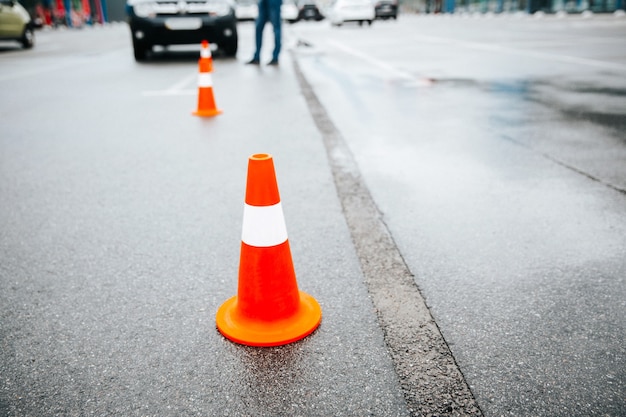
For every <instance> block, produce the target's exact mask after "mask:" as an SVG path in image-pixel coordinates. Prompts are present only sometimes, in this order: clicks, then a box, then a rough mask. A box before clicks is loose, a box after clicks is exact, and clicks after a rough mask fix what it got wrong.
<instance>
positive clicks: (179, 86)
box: [141, 74, 198, 97]
mask: <svg viewBox="0 0 626 417" xmlns="http://www.w3.org/2000/svg"><path fill="white" fill-rule="evenodd" d="M197 78H198V74H190V75H188V76H187V77H185V78H183V79H181V80H180V81H178V82H176V83H175V84H174V85H172V86H170V87H169V88H167V89H165V90H155V91H143V92H142V93H141V95H142V96H146V97H154V96H192V95H194V94H198V91H197V90H183V88H184V87H186V86H187V85H188V84H190V83H192V82H193V81H194V80H197Z"/></svg>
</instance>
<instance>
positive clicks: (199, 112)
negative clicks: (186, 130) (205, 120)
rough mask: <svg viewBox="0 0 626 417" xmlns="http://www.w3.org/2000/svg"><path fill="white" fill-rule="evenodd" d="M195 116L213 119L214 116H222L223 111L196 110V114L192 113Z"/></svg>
mask: <svg viewBox="0 0 626 417" xmlns="http://www.w3.org/2000/svg"><path fill="white" fill-rule="evenodd" d="M191 114H193V115H194V116H200V117H213V116H217V115H218V114H222V111H221V110H219V109H215V110H196V111H195V112H193V113H191Z"/></svg>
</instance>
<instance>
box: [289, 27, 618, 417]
mask: <svg viewBox="0 0 626 417" xmlns="http://www.w3.org/2000/svg"><path fill="white" fill-rule="evenodd" d="M294 31H295V32H296V33H297V36H298V37H299V38H300V39H301V40H302V41H301V44H307V45H309V47H302V48H300V49H299V50H298V57H299V64H300V66H301V68H302V70H303V72H304V74H305V76H306V77H307V79H308V80H309V82H310V83H311V85H312V87H313V89H314V90H315V91H316V93H317V95H318V97H319V98H320V101H321V103H322V104H323V105H324V106H325V107H326V110H327V112H328V113H329V115H330V117H331V119H332V120H333V122H334V123H335V124H336V126H337V127H338V129H339V130H340V131H341V132H342V133H343V136H344V138H345V141H346V142H347V144H348V146H349V148H350V150H351V152H352V153H353V155H354V159H355V160H356V162H357V163H358V166H359V169H360V172H361V173H362V175H363V177H364V179H365V183H366V184H367V186H368V188H369V190H370V192H371V194H372V196H373V198H374V200H375V202H376V204H377V205H378V208H379V210H380V212H381V213H382V216H383V221H384V222H385V223H386V225H387V226H388V228H389V230H390V232H391V234H392V235H393V237H394V239H395V242H396V243H397V245H398V247H399V249H400V251H401V253H402V255H403V256H404V259H405V261H406V262H407V264H408V266H409V269H410V270H411V272H412V273H413V274H414V275H415V281H416V283H417V285H418V286H419V288H420V289H421V291H422V294H423V295H424V297H425V298H426V302H427V304H428V305H429V306H430V308H431V311H432V313H433V315H434V317H435V319H436V321H437V324H438V325H439V327H440V329H441V331H442V333H443V336H444V337H445V339H446V341H447V342H448V344H449V345H450V348H451V350H452V352H453V354H454V356H455V358H456V360H457V362H458V364H459V366H460V368H461V371H462V372H463V374H464V375H465V378H466V380H467V382H468V384H469V385H470V387H471V388H472V391H473V393H474V394H475V396H476V399H477V400H478V403H479V405H480V407H481V408H482V410H483V412H484V413H485V415H494V416H495V415H498V416H500V415H511V416H519V415H532V416H540V415H541V416H556V415H560V416H569V415H611V416H618V415H624V414H625V413H626V408H625V407H626V402H625V401H624V398H626V396H625V394H626V351H625V348H624V338H625V335H626V329H625V317H626V217H625V216H624V214H625V208H626V77H625V76H626V55H625V54H624V50H623V39H624V36H625V35H626V22H624V21H623V20H619V19H615V18H613V17H612V16H605V17H604V18H600V19H598V18H596V19H595V20H591V21H585V20H583V19H580V18H569V19H556V18H550V19H548V20H545V19H543V20H542V19H533V18H525V19H517V18H493V19H487V18H482V19H481V18H478V19H475V18H469V19H468V18H463V17H454V18H449V17H445V16H442V17H438V18H433V17H422V18H417V17H414V18H410V17H408V16H405V17H403V18H402V19H401V21H400V22H398V23H396V22H377V24H376V25H375V27H373V28H367V29H364V28H359V27H358V26H353V27H346V28H345V30H344V28H342V29H341V30H335V31H332V32H331V33H330V34H329V33H327V32H326V31H325V30H324V29H320V28H317V27H312V26H309V27H305V26H299V27H297V28H295V29H294ZM381 33H382V34H381ZM392 33H393V34H394V35H393V36H394V38H393V39H395V41H394V42H393V47H389V46H388V43H387V42H388V41H389V39H390V38H391V36H392V35H391V34H392Z"/></svg>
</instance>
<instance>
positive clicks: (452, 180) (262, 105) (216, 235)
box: [0, 16, 626, 416]
mask: <svg viewBox="0 0 626 417" xmlns="http://www.w3.org/2000/svg"><path fill="white" fill-rule="evenodd" d="M444 19H446V18H441V19H430V18H411V17H409V16H403V17H401V19H400V21H398V22H376V23H375V24H374V26H373V27H372V28H359V27H357V26H354V27H352V26H350V25H345V26H344V27H342V28H341V29H338V30H331V28H329V27H328V25H327V24H325V22H321V23H319V24H317V23H312V24H302V25H300V24H297V25H294V26H292V27H290V28H289V29H288V30H287V31H286V34H285V36H286V45H287V48H286V49H288V50H289V49H290V50H292V51H293V56H294V57H295V59H297V62H298V65H297V66H296V67H295V68H293V67H292V65H291V63H290V61H289V59H290V58H289V54H288V53H287V52H286V53H285V55H284V58H283V65H281V67H280V68H278V69H271V68H261V69H256V68H250V67H246V66H244V65H243V64H242V62H243V61H244V60H245V59H247V58H249V56H250V55H251V47H252V34H251V26H250V25H241V26H240V28H241V29H240V30H241V32H240V36H241V49H240V53H239V56H238V60H227V59H221V60H220V59H219V58H218V59H216V65H215V68H216V69H215V74H214V82H215V83H216V84H215V85H216V100H217V103H218V105H219V106H220V107H221V108H223V109H224V111H225V112H224V114H223V115H222V116H220V117H219V118H217V119H213V120H200V119H197V118H194V117H192V116H190V113H191V111H192V110H194V106H195V97H194V95H195V90H194V88H195V86H194V82H195V76H196V73H195V72H196V62H195V61H196V58H197V53H196V52H195V51H194V52H193V53H182V52H177V53H173V54H169V55H159V56H158V57H157V58H156V59H155V60H154V61H153V62H151V63H150V64H145V65H137V64H135V63H134V62H133V61H132V54H131V52H130V42H129V40H128V33H127V28H125V27H124V26H114V27H110V28H106V29H97V30H93V31H83V32H80V37H78V36H76V34H77V32H53V33H47V34H42V35H41V36H40V44H39V45H38V47H37V48H36V49H35V50H34V51H33V52H32V53H31V52H27V53H22V52H19V51H11V50H3V51H2V53H0V60H2V67H3V68H4V71H3V74H2V76H0V83H1V85H2V91H3V94H2V98H1V99H0V105H1V106H2V112H1V114H2V116H1V117H2V128H1V129H2V134H1V135H0V137H1V138H0V146H1V148H0V150H1V152H0V158H1V159H0V193H1V195H2V196H3V197H2V199H3V204H2V205H1V206H0V222H1V224H0V230H2V235H1V239H0V253H1V254H2V262H1V267H0V274H1V275H0V326H1V327H0V346H1V348H2V358H1V361H0V375H1V376H0V412H1V413H0V414H2V413H3V414H7V415H177V416H179V415H320V416H322V415H324V416H325V415H358V416H361V415H384V416H387V415H407V414H409V413H410V412H411V411H410V410H411V408H412V407H413V406H414V405H415V404H416V403H417V405H418V407H419V406H422V405H424V404H426V403H428V400H429V399H428V398H424V397H422V398H419V395H418V396H417V397H418V398H417V400H416V399H411V398H410V397H407V396H406V392H404V394H405V395H404V396H403V389H405V390H406V387H407V379H410V377H411V376H412V377H414V378H415V377H417V379H426V377H425V376H424V378H420V375H421V374H420V373H419V372H417V373H413V375H411V373H410V372H406V369H409V368H410V367H411V366H412V365H413V364H411V363H406V362H402V360H404V359H403V358H405V359H406V357H403V356H400V357H399V356H397V355H396V353H397V352H395V351H394V346H395V345H393V343H394V341H393V340H390V338H392V337H394V329H400V330H402V329H403V328H404V327H405V326H406V327H407V328H408V327H410V326H409V325H410V324H411V323H410V322H411V321H413V320H414V318H415V317H414V316H413V315H411V314H412V313H406V320H405V322H403V321H402V315H400V316H399V317H400V318H398V317H396V319H395V320H398V321H396V322H391V323H389V322H385V320H384V317H385V316H383V318H382V321H377V312H378V314H379V320H381V316H380V314H381V313H380V312H381V311H385V306H383V305H381V304H379V303H380V299H379V298H377V295H376V289H375V288H374V289H373V287H372V282H371V280H370V279H369V278H368V265H366V264H364V263H363V262H364V261H363V259H362V258H360V256H362V248H359V242H354V243H353V241H352V239H355V228H356V229H358V228H359V226H361V227H363V225H365V224H369V223H366V221H365V220H363V219H358V218H357V220H356V221H353V219H354V218H355V217H358V216H355V215H354V213H353V212H351V211H350V209H349V208H348V209H347V208H346V206H345V201H344V200H345V198H344V197H345V195H342V192H345V190H344V191H342V188H341V185H339V186H337V189H335V187H336V184H334V182H337V177H336V176H333V173H332V172H333V169H334V168H335V166H336V165H337V163H338V161H337V159H336V158H337V155H340V154H337V153H336V152H335V153H333V152H334V151H337V149H333V148H332V147H331V148H330V149H329V142H328V141H326V140H325V136H324V135H325V133H324V132H323V131H322V132H320V130H319V129H318V128H319V125H318V126H316V124H315V122H316V121H317V119H318V118H319V117H320V115H319V114H316V113H315V112H314V114H311V111H312V108H311V102H310V100H309V99H308V97H307V96H306V95H303V94H301V88H302V86H301V85H300V84H299V81H298V79H297V73H298V71H300V72H301V74H302V75H304V77H305V79H306V82H307V83H309V84H310V86H311V87H312V91H313V92H314V94H315V95H316V97H318V98H319V103H320V105H321V106H322V107H323V109H324V110H325V112H326V114H327V116H328V118H329V120H328V122H329V123H332V124H334V126H335V127H336V130H337V132H338V134H339V135H340V136H341V141H343V143H344V145H345V146H347V147H348V148H349V151H350V152H351V153H352V154H351V155H347V156H346V155H345V154H344V156H346V157H347V158H350V159H351V163H352V164H353V165H351V166H355V167H357V169H358V171H357V177H359V176H360V178H361V180H362V181H363V183H364V184H365V185H366V186H367V188H368V192H369V193H370V194H371V197H372V199H373V202H374V204H375V205H376V206H377V208H378V210H380V212H381V213H382V217H381V220H382V221H383V223H382V224H383V225H386V228H387V229H388V232H390V236H391V237H392V244H393V243H395V245H397V248H396V249H397V250H398V252H399V254H400V256H401V258H402V259H403V260H404V262H406V267H407V269H408V274H409V275H410V274H412V275H413V276H414V279H415V282H416V283H417V286H418V287H419V288H420V290H421V294H422V295H423V296H424V297H425V298H426V302H427V304H428V306H429V307H430V311H431V312H432V314H433V315H434V317H435V319H436V321H437V325H438V327H439V329H441V333H442V334H443V336H444V337H445V341H446V342H447V345H449V348H450V349H451V351H452V353H453V354H454V359H455V360H456V363H458V365H459V369H460V371H461V372H462V374H463V375H464V378H465V380H466V381H467V383H468V384H469V386H470V387H471V389H472V392H473V394H474V395H475V397H476V399H477V401H478V405H479V406H480V408H481V409H482V411H483V412H484V414H485V415H488V416H492V415H493V416H495V415H514V416H519V415H532V416H535V415H546V416H555V415H563V416H571V415H611V416H613V415H614V416H619V415H623V414H624V413H625V410H624V401H623V398H624V393H625V392H626V388H625V387H626V371H625V365H624V363H625V352H624V347H623V340H624V335H625V334H626V332H625V329H624V316H625V313H626V306H625V304H624V303H625V302H624V300H625V299H626V283H625V281H624V277H625V276H626V262H625V261H624V258H625V257H624V254H625V253H626V238H625V237H624V236H626V233H625V232H626V221H625V220H624V219H625V217H624V207H626V205H625V204H624V203H626V197H625V196H624V189H625V188H626V172H625V170H626V164H625V163H624V162H625V161H626V158H625V157H624V155H625V152H626V151H625V146H624V124H623V121H624V118H625V116H624V115H625V114H626V109H625V95H624V91H625V90H626V82H625V81H624V79H625V78H624V75H625V74H626V59H624V56H623V52H621V50H620V49H618V46H619V45H620V42H623V41H622V40H623V39H624V33H625V31H626V29H625V28H626V24H625V23H624V21H619V20H608V19H594V20H556V19H546V20H543V21H538V20H530V19H528V20H520V19H515V20H506V21H504V20H495V19H494V20H478V19H462V18H458V20H444ZM455 19H456V18H455ZM494 39H497V40H498V42H497V43H495V44H494V43H493V42H494ZM298 41H301V42H298ZM390 42H393V44H394V48H389V47H388V45H389V44H390ZM4 49H8V48H4ZM294 70H295V72H294ZM269 103H271V106H270V105H269ZM330 146H332V144H331V145H330ZM257 152H270V153H272V154H274V157H275V159H276V167H277V173H278V176H279V178H278V182H279V186H280V189H281V197H282V202H283V206H284V210H285V217H286V223H287V228H288V231H289V239H290V243H291V246H292V251H293V254H294V264H295V267H296V273H297V275H298V280H299V284H300V286H301V289H303V290H305V291H307V292H308V293H310V294H312V295H314V296H315V297H316V298H317V299H318V301H319V302H320V304H321V305H322V310H323V314H324V318H323V322H322V325H321V327H320V328H319V329H318V330H317V331H316V332H315V333H314V334H313V335H311V336H310V337H309V338H307V339H305V340H304V341H302V342H298V343H296V344H293V345H289V346H287V347H282V348H273V349H252V348H244V347H240V346H237V345H234V344H232V343H230V342H228V341H226V340H224V339H223V338H222V337H221V336H220V335H219V333H217V332H216V330H215V327H214V312H215V310H216V309H217V307H218V306H219V305H220V304H221V302H223V301H224V300H225V299H227V298H228V297H230V296H232V295H233V294H234V293H235V291H236V270H237V262H238V248H239V239H240V227H241V214H242V204H243V194H244V187H245V184H244V181H245V164H246V158H247V157H248V156H249V155H250V154H252V153H257ZM326 152H328V155H329V156H327V154H326ZM340 156H341V155H340ZM339 162H340V163H341V161H339ZM344 162H345V161H344ZM347 165H350V164H347ZM337 193H339V195H338V194H337ZM342 204H344V206H343V208H342ZM374 217H376V216H375V215H374ZM346 219H348V222H347V223H348V224H346ZM355 224H356V226H355ZM360 232H361V233H365V234H367V230H361V231H360ZM378 244H379V243H377V242H374V245H378ZM355 247H356V250H355ZM374 247H375V248H377V246H374ZM377 261H378V260H377ZM382 261H384V260H381V262H382ZM360 262H361V263H360ZM369 267H372V268H374V270H377V271H378V272H379V275H381V276H385V275H386V274H387V273H389V271H390V270H391V268H389V269H385V268H381V267H380V265H370V266H369ZM376 268H378V269H376ZM364 275H365V276H364ZM364 282H367V283H368V286H366V285H365V284H364ZM389 285H390V286H392V287H393V286H394V285H395V284H394V282H393V280H392V279H390V284H389ZM409 287H410V285H409ZM409 287H398V288H395V290H396V291H398V290H399V288H400V289H402V288H407V289H408V288H409ZM368 291H369V293H368ZM407 292H410V291H408V290H407ZM397 299H398V300H399V299H401V298H400V297H398V298H397ZM372 302H373V304H372ZM390 303H391V309H392V310H393V309H396V310H398V311H400V312H405V311H408V310H405V309H401V308H399V307H400V306H398V305H394V303H393V297H392V300H391V302H390ZM381 323H382V327H381ZM385 337H386V338H387V339H384V338H385ZM432 337H433V340H435V339H436V338H437V335H434V336H432ZM385 340H386V341H387V343H388V345H385ZM434 346H436V344H435V343H432V344H426V345H419V346H417V347H416V346H407V347H406V349H407V351H408V350H410V349H413V348H416V350H419V351H424V352H428V350H429V349H431V350H437V351H438V352H437V353H440V352H439V349H438V348H435V347H434ZM445 347H446V348H447V346H445ZM425 356H426V357H427V356H428V355H425ZM441 356H445V352H441ZM398 358H400V359H398ZM394 361H395V362H394ZM399 361H400V362H399ZM433 363H434V364H435V365H434V366H432V367H431V369H429V371H428V373H429V375H428V377H433V378H434V381H438V380H439V379H440V378H441V377H442V375H445V374H448V373H450V374H453V373H454V372H457V371H458V370H459V369H456V367H455V366H453V367H451V368H447V367H446V366H447V365H445V366H442V365H441V362H437V360H434V361H433ZM453 365H454V364H453ZM416 374H417V375H416ZM430 374H433V375H430ZM438 378H439V379H438ZM462 382H463V381H462ZM424 392H426V391H424ZM448 396H449V397H451V398H452V400H451V401H450V403H449V404H445V407H443V406H442V407H440V408H439V410H440V412H441V413H442V414H445V413H446V412H447V413H448V414H454V413H462V412H466V413H469V412H471V410H473V408H472V404H471V401H470V402H467V403H463V404H461V401H460V400H459V399H458V398H459V397H458V392H456V391H450V392H449V393H448ZM407 398H408V400H409V401H408V402H407ZM411 401H415V402H411ZM420 402H421V403H422V404H420ZM459 404H461V405H465V408H462V407H461V408H459V407H460V405H459ZM424 409H425V408H424Z"/></svg>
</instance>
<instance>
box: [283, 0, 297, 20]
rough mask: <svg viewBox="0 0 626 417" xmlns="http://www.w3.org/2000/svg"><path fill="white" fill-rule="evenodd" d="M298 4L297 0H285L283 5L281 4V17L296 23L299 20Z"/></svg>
mask: <svg viewBox="0 0 626 417" xmlns="http://www.w3.org/2000/svg"><path fill="white" fill-rule="evenodd" d="M298 14H299V10H298V6H297V5H296V2H295V0H283V4H282V6H280V17H281V18H282V19H283V20H285V21H287V22H289V23H296V22H297V21H298Z"/></svg>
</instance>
